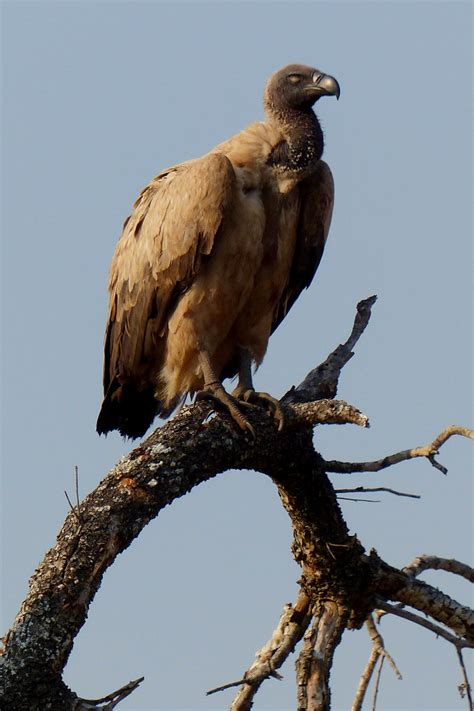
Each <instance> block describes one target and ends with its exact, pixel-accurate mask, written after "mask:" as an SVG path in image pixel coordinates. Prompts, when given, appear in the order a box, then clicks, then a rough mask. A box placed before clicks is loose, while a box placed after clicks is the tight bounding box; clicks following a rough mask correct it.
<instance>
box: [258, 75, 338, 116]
mask: <svg viewBox="0 0 474 711" xmlns="http://www.w3.org/2000/svg"><path fill="white" fill-rule="evenodd" d="M340 93H341V90H340V88H339V84H338V83H337V81H336V79H334V77H331V76H330V75H329V74H324V72H321V71H320V70H319V69H314V68H313V67H306V66H305V65H304V64H289V65H288V66H286V67H283V69H279V70H278V71H277V72H275V74H272V76H271V77H270V79H269V80H268V83H267V86H266V88H265V98H264V101H265V106H268V107H272V108H277V107H278V108H280V109H285V108H291V109H297V110H298V109H299V110H303V111H304V110H308V109H310V108H311V106H313V104H314V103H315V102H316V101H317V100H318V99H320V98H321V96H336V97H337V98H339V95H340Z"/></svg>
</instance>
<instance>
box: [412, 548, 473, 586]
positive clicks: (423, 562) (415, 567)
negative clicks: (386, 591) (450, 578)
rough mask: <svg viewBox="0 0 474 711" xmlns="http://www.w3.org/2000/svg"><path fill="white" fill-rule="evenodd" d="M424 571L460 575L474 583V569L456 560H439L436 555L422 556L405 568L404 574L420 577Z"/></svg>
mask: <svg viewBox="0 0 474 711" xmlns="http://www.w3.org/2000/svg"><path fill="white" fill-rule="evenodd" d="M424 570H444V571H446V572H447V573H454V574H455V575H460V576H461V577H463V578H466V580H469V582H471V583H474V568H471V566H470V565H466V563H461V561H459V560H455V559H454V558H438V556H434V555H420V556H418V557H417V558H415V559H414V560H413V561H412V562H411V563H409V565H406V566H405V567H404V568H403V572H404V573H407V574H408V575H413V577H415V578H416V577H418V575H420V574H421V573H422V572H423V571H424Z"/></svg>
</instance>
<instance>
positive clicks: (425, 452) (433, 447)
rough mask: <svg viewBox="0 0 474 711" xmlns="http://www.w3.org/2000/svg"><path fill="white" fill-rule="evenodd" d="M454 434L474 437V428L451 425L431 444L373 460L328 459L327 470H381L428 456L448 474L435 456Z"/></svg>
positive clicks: (337, 471) (432, 462) (349, 472)
mask: <svg viewBox="0 0 474 711" xmlns="http://www.w3.org/2000/svg"><path fill="white" fill-rule="evenodd" d="M453 435H460V436H461V437H469V439H474V430H471V429H469V427H461V426H459V425H450V426H449V427H446V428H445V429H444V430H443V431H442V432H441V433H440V434H439V435H438V436H437V437H436V438H435V439H434V440H433V441H432V442H430V444H427V445H425V446H424V447H414V448H413V449H404V450H403V451H402V452H396V454H390V455H389V456H388V457H384V458H383V459H377V460H376V461H373V462H338V461H327V462H325V468H326V471H327V472H336V473H338V474H353V473H355V472H379V471H380V470H381V469H386V468H387V467H392V466H393V465H394V464H400V462H406V461H407V460H408V459H415V458H416V457H426V458H427V459H428V460H429V461H430V462H431V464H432V465H433V466H434V467H436V469H440V470H441V471H442V472H443V474H446V473H447V471H448V470H447V469H446V467H443V465H442V464H439V462H436V460H435V459H434V456H435V454H438V453H439V448H440V447H441V446H442V445H443V444H444V443H445V442H446V441H447V440H448V439H449V438H450V437H452V436H453Z"/></svg>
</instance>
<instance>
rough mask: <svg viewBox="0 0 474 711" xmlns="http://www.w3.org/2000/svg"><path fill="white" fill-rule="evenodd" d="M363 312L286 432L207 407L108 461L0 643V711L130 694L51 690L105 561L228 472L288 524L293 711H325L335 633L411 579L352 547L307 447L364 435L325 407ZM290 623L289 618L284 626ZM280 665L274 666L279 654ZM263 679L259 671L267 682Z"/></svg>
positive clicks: (265, 421) (79, 705)
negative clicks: (257, 481) (325, 438)
mask: <svg viewBox="0 0 474 711" xmlns="http://www.w3.org/2000/svg"><path fill="white" fill-rule="evenodd" d="M373 302H374V298H373V297H372V298H371V299H368V300H366V301H364V302H361V303H360V304H359V306H358V312H357V318H356V323H355V325H354V329H353V332H352V334H351V336H350V338H349V340H348V341H347V342H346V343H345V344H344V345H341V346H339V347H338V348H337V349H336V350H335V351H334V353H333V354H332V357H331V356H329V358H328V359H327V361H326V362H325V363H324V364H323V365H322V366H320V368H319V369H315V371H312V375H310V376H308V377H307V378H306V379H305V381H304V383H302V385H301V386H299V387H298V388H295V389H292V391H290V392H289V393H287V395H286V396H285V397H284V398H283V400H282V402H283V405H284V409H285V416H286V422H287V424H286V426H285V428H284V429H283V431H282V432H278V430H277V427H276V425H275V423H274V421H273V420H272V419H271V418H270V417H269V416H268V414H267V413H266V412H264V411H261V410H260V409H258V408H257V409H256V410H255V411H251V412H250V413H249V415H248V416H249V418H250V421H251V424H252V425H253V427H254V429H255V432H256V437H255V439H253V438H252V437H251V436H250V435H248V434H243V433H242V432H240V431H238V430H237V429H236V427H235V425H234V424H233V423H231V422H230V421H229V420H228V419H227V418H225V417H220V416H218V417H213V418H211V419H210V420H209V419H208V415H209V406H208V405H207V404H205V403H202V402H200V403H197V404H195V405H194V406H192V407H188V408H185V409H184V410H183V411H182V412H181V413H180V414H179V415H178V416H176V417H175V418H174V419H172V420H171V421H169V422H168V423H167V424H165V425H164V426H162V427H160V428H158V429H157V430H155V431H154V432H153V434H152V435H151V436H150V437H148V438H147V439H146V440H145V441H144V442H143V443H142V444H140V445H139V446H138V447H136V448H135V449H133V450H132V451H131V452H130V454H129V455H128V456H127V457H125V458H123V459H122V460H121V461H120V462H118V464H117V465H116V466H115V467H114V468H113V469H112V470H111V471H110V472H109V473H108V474H107V476H106V477H105V478H104V479H103V480H102V482H101V483H100V484H99V486H98V487H97V488H96V489H95V490H94V491H93V492H91V493H90V494H89V495H88V496H87V498H86V499H85V500H84V501H82V503H81V504H80V510H79V511H77V510H74V511H71V512H70V513H69V515H68V516H67V518H66V520H65V522H64V525H63V527H62V529H61V531H60V533H59V534H58V537H57V541H56V544H55V546H54V547H53V548H51V550H49V551H48V553H47V554H46V556H45V558H44V560H43V562H42V563H41V564H40V566H39V567H38V569H37V570H36V572H35V573H34V575H33V576H32V578H31V581H30V588H29V592H28V595H27V597H26V599H25V601H24V602H23V604H22V606H21V609H20V611H19V613H18V615H17V617H16V619H15V621H14V623H13V625H12V627H11V629H10V630H9V632H8V633H7V635H6V637H5V638H4V644H5V649H4V652H3V655H2V656H1V657H0V699H1V700H2V706H1V708H2V709H9V711H36V710H38V711H39V709H41V710H42V711H44V710H45V709H54V711H62V710H64V711H66V710H67V711H69V710H70V709H76V710H78V709H90V708H104V709H105V708H114V706H115V705H116V704H117V703H118V701H119V700H120V699H121V698H124V697H125V696H126V695H128V694H129V693H131V691H133V689H134V688H136V686H137V684H138V683H139V682H140V681H141V680H137V681H136V682H131V683H130V684H129V685H127V686H126V687H123V688H122V689H121V690H118V691H117V692H114V694H111V695H109V696H108V697H104V699H101V700H96V701H92V700H89V701H87V700H85V699H82V698H80V697H78V695H77V694H76V693H75V692H73V691H72V690H70V689H69V688H67V686H66V685H65V684H64V682H63V681H62V672H63V669H64V667H65V665H66V663H67V660H68V658H69V655H70V653H71V651H72V648H73V644H74V639H75V637H76V635H77V633H78V632H79V630H80V629H81V627H82V625H83V624H84V622H85V620H86V616H87V611H88V608H89V605H90V604H91V602H92V600H93V598H94V595H95V593H96V592H97V590H98V588H99V586H100V584H101V580H102V577H103V575H104V573H105V572H106V570H107V568H108V567H109V566H110V565H112V563H113V562H114V560H115V558H116V556H117V555H118V554H119V553H121V552H122V551H124V550H125V549H126V548H127V547H128V546H129V545H130V543H131V542H132V540H133V539H134V538H136V537H137V536H138V535H139V533H140V532H141V531H142V529H143V528H144V526H146V524H147V523H148V522H149V521H150V520H151V519H153V518H154V517H156V516H157V515H158V514H159V512H160V511H161V509H162V508H164V507H165V506H167V505H169V504H171V503H172V502H173V501H174V500H175V499H176V498H179V497H180V496H183V495H185V494H186V493H187V492H189V491H190V490H191V489H192V488H193V487H195V486H197V485H198V484H200V483H201V482H204V481H207V480H208V479H210V478H212V477H214V476H217V475H218V474H219V473H221V472H224V471H226V470H228V469H255V470H257V471H260V472H263V473H265V474H267V475H268V476H269V477H271V479H272V480H273V481H274V482H275V485H276V486H277V488H278V492H279V494H280V498H281V501H282V504H283V506H284V507H285V509H286V510H287V512H288V514H289V516H290V518H291V522H292V526H293V535H294V540H293V555H294V557H295V559H296V560H297V561H298V563H299V564H300V566H301V569H302V577H301V581H300V584H301V590H302V594H303V595H306V596H307V598H308V599H309V600H310V605H309V609H310V610H311V611H312V614H310V615H308V614H307V612H306V613H305V615H303V616H302V617H304V619H305V623H304V625H303V624H302V623H301V629H300V631H299V632H298V633H297V634H296V633H295V634H294V641H293V642H292V645H293V646H294V644H296V642H297V641H298V639H299V638H301V636H302V635H303V634H304V631H305V629H306V626H307V625H308V624H309V622H310V620H311V618H312V617H314V619H316V621H317V623H316V627H315V629H316V632H314V631H313V637H314V640H313V642H312V644H310V645H306V647H305V649H306V657H301V660H300V667H301V669H303V668H304V671H301V673H300V677H299V678H301V679H303V678H304V679H305V680H306V681H305V683H304V684H303V686H305V687H306V692H305V693H306V701H302V699H304V694H303V691H302V690H301V689H300V692H299V693H300V701H299V708H301V709H303V708H307V709H312V710H316V709H318V710H324V709H327V708H329V704H330V694H329V674H330V668H331V663H332V657H333V654H334V650H335V648H336V646H337V644H338V643H339V640H340V638H341V635H342V633H343V630H344V629H345V628H346V627H360V626H361V625H362V624H363V622H364V621H365V619H366V618H367V616H368V614H369V613H370V612H371V611H372V610H373V609H375V607H376V605H377V600H380V599H382V600H398V599H402V597H403V596H402V597H401V596H400V592H401V591H405V593H404V597H403V599H406V598H407V596H408V595H409V594H410V593H409V592H408V591H413V590H414V589H416V590H418V588H417V587H416V586H415V587H414V585H413V577H412V576H410V575H409V574H407V573H405V572H403V571H400V570H397V569H394V568H392V567H390V566H389V565H387V564H386V563H385V562H384V561H382V560H381V559H380V558H379V557H378V556H377V554H376V553H375V552H374V551H372V552H371V553H370V554H367V553H366V552H365V550H364V548H363V547H362V545H361V543H360V542H359V541H358V539H357V537H356V536H350V535H349V533H348V529H347V526H346V524H345V522H344V519H343V517H342V514H341V511H340V508H339V506H338V503H337V499H336V494H335V492H334V489H333V487H332V485H331V483H330V481H329V479H328V477H327V475H326V473H325V462H324V460H323V459H322V458H321V456H320V455H319V454H318V453H317V452H316V451H315V450H314V447H313V425H314V424H315V423H319V422H320V423H338V424H342V423H350V422H355V423H357V424H362V425H364V424H367V420H366V418H365V417H364V416H363V415H361V413H359V412H358V411H357V410H356V409H355V408H353V407H351V406H350V405H347V403H344V402H342V401H335V400H331V399H328V398H332V397H334V395H335V394H336V390H337V380H338V376H339V373H340V370H341V368H342V367H343V365H344V363H345V362H347V360H348V359H349V358H350V357H351V355H352V348H353V346H354V344H355V342H356V341H357V339H358V338H359V337H360V335H361V334H362V332H363V330H364V328H365V326H366V325H367V322H368V319H369V317H370V308H371V306H372V304H373ZM321 397H325V398H326V399H320V398H321ZM246 414H247V413H246ZM417 585H418V586H419V585H420V584H419V583H417ZM328 601H330V606H329V607H328ZM297 614H298V611H297V609H296V608H295V611H294V616H295V618H294V619H295V620H296V622H298V621H299V620H297ZM318 620H319V622H318ZM442 621H443V622H444V621H445V620H442ZM305 625H306V626H305ZM323 628H324V629H325V630H326V631H327V632H324V630H323V631H321V630H322V629H323ZM292 645H290V647H291V646H292ZM290 651H291V649H290V648H289V649H288V653H289V652H290ZM280 657H282V658H281V659H280V660H279V662H278V664H280V663H282V662H283V661H284V658H285V655H280ZM317 660H319V661H317ZM305 665H306V666H305ZM273 670H274V667H273V666H272V665H271V664H269V672H268V674H267V676H268V675H270V674H271V673H273ZM262 679H263V677H262V676H260V677H259V679H258V685H259V684H260V683H261V681H262ZM247 686H248V687H249V686H251V685H249V684H247ZM323 687H324V688H323ZM257 688H258V687H257ZM251 696H252V694H250V695H249V696H248V699H247V701H246V702H245V703H246V705H242V706H235V705H234V706H233V708H235V709H237V708H250V707H251V705H252V701H251ZM304 703H306V706H305V705H304Z"/></svg>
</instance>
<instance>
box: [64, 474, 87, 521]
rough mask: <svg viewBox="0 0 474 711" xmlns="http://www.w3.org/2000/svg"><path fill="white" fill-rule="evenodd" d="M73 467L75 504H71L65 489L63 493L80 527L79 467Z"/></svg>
mask: <svg viewBox="0 0 474 711" xmlns="http://www.w3.org/2000/svg"><path fill="white" fill-rule="evenodd" d="M74 469H75V479H76V505H75V506H73V505H72V503H71V499H70V498H69V495H68V493H67V491H65V492H64V495H65V497H66V499H67V502H68V504H69V507H70V509H71V511H72V512H73V514H74V516H75V517H76V518H77V520H78V523H79V528H80V527H81V526H82V523H83V521H82V512H81V504H80V502H79V469H78V467H77V466H75V467H74Z"/></svg>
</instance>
